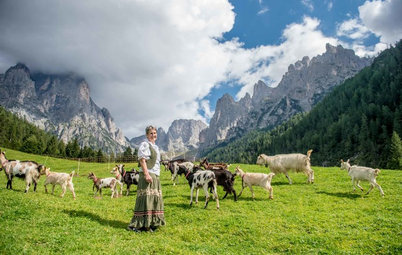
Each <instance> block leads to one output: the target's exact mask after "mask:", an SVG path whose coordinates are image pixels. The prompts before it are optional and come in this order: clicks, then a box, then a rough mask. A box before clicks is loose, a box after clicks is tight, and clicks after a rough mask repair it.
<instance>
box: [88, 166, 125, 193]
mask: <svg viewBox="0 0 402 255" xmlns="http://www.w3.org/2000/svg"><path fill="white" fill-rule="evenodd" d="M88 178H89V179H91V180H92V181H93V182H94V185H93V186H92V190H94V187H96V191H95V194H94V197H95V196H96V193H97V192H98V191H99V194H100V196H101V197H102V188H110V189H111V190H112V196H111V198H113V197H114V194H115V193H117V191H116V186H117V182H118V180H117V179H116V178H113V177H109V178H103V179H101V178H97V177H96V176H95V174H94V173H93V172H90V173H89V175H88Z"/></svg>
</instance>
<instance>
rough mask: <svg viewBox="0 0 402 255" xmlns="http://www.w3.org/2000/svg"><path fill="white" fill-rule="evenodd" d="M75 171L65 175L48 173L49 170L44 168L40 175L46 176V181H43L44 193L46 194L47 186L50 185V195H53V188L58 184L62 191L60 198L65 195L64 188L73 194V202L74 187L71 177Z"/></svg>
mask: <svg viewBox="0 0 402 255" xmlns="http://www.w3.org/2000/svg"><path fill="white" fill-rule="evenodd" d="M74 173H75V171H72V172H71V173H70V174H67V173H56V172H50V168H47V167H45V168H44V169H43V170H42V171H41V174H45V175H46V180H45V184H44V186H45V192H46V193H47V185H48V184H52V186H53V187H52V195H53V194H54V187H55V186H56V184H59V185H60V186H61V189H62V193H61V195H60V197H64V194H65V193H66V188H67V187H68V188H69V190H70V191H71V192H72V193H73V198H74V200H75V192H74V185H73V175H74Z"/></svg>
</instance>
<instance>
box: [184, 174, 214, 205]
mask: <svg viewBox="0 0 402 255" xmlns="http://www.w3.org/2000/svg"><path fill="white" fill-rule="evenodd" d="M186 179H187V181H188V184H189V185H190V188H191V198H190V206H191V205H192V204H193V194H194V189H196V195H195V203H196V204H197V203H198V191H199V188H201V187H202V188H203V189H204V193H205V206H204V209H206V208H207V206H208V201H209V193H208V187H209V188H211V189H212V194H213V196H214V199H215V200H216V209H219V199H218V193H217V191H216V185H217V184H216V177H215V174H214V172H212V171H209V170H205V171H198V172H195V173H193V172H191V171H190V170H189V171H187V174H186Z"/></svg>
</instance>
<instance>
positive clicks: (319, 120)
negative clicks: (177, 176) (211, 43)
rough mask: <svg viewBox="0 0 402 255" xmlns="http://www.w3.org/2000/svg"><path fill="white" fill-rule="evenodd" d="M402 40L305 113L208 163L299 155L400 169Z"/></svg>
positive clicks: (318, 161) (325, 162) (229, 145)
mask: <svg viewBox="0 0 402 255" xmlns="http://www.w3.org/2000/svg"><path fill="white" fill-rule="evenodd" d="M401 97H402V41H400V42H399V43H397V44H396V45H395V46H392V47H391V48H389V49H387V50H385V51H383V52H382V53H381V54H380V55H379V56H378V57H376V59H375V60H374V62H373V64H372V65H371V66H369V67H366V68H365V69H363V70H362V71H361V72H359V73H358V74H357V75H356V76H354V77H352V78H349V79H347V80H346V81H345V82H344V83H342V84H341V85H339V86H337V87H336V88H335V89H334V90H333V91H332V92H331V93H330V94H328V95H327V96H326V97H325V98H324V99H323V100H322V101H321V102H319V103H318V104H317V105H316V106H315V107H314V108H313V109H312V110H311V111H310V112H309V113H304V114H298V115H295V116H294V117H293V118H292V119H291V120H289V121H288V122H286V123H284V124H282V125H280V126H278V127H276V128H275V129H273V130H256V131H252V132H250V133H248V134H247V135H245V136H243V137H241V138H239V139H237V140H233V141H230V142H226V143H223V144H220V145H218V146H216V147H215V148H212V149H210V150H209V151H206V152H204V156H206V157H208V158H209V159H210V160H211V161H224V162H239V163H240V162H241V163H255V160H256V158H257V156H258V155H259V154H261V153H264V154H267V155H274V154H282V153H295V152H298V153H303V154H305V153H306V152H307V150H309V149H313V154H312V164H313V165H321V166H334V165H339V160H340V159H349V158H350V159H351V160H352V162H353V163H354V164H359V165H366V166H372V167H374V166H375V167H382V168H389V169H402V143H401V135H402V115H401V114H402V106H401Z"/></svg>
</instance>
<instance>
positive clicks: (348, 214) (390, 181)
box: [0, 148, 402, 254]
mask: <svg viewBox="0 0 402 255" xmlns="http://www.w3.org/2000/svg"><path fill="white" fill-rule="evenodd" d="M2 149H3V148H2ZM6 153H7V154H6V155H7V158H8V159H19V160H34V161H37V162H38V163H40V164H45V165H46V166H47V167H50V168H51V171H56V172H65V173H70V172H71V171H72V170H75V171H76V173H77V175H78V176H77V175H76V176H74V178H73V183H74V188H75V192H76V194H77V198H76V200H73V198H72V194H71V192H70V191H69V190H67V192H66V194H65V196H64V198H60V194H61V188H60V186H56V189H55V194H54V195H51V193H48V194H46V193H45V189H44V186H43V184H44V180H45V176H42V177H41V178H40V181H39V184H38V188H37V191H36V192H33V189H32V188H31V189H30V190H29V192H28V193H27V194H24V189H25V184H24V181H22V180H21V179H18V178H16V177H15V178H14V180H13V190H7V189H6V183H7V181H6V177H5V175H4V173H0V219H1V220H0V240H1V241H0V254H279V253H289V254H317V253H323V254H398V253H399V254H400V253H402V232H401V229H402V207H401V191H402V190H401V188H402V185H401V184H402V171H398V170H384V169H381V173H380V174H379V176H378V177H377V182H378V183H379V184H380V185H381V186H382V188H383V190H384V192H385V197H381V196H380V193H379V191H378V189H374V190H373V191H372V192H371V193H370V194H369V195H365V192H361V191H360V190H358V191H356V192H353V189H352V183H351V180H350V177H349V176H348V174H347V171H341V170H340V168H339V167H326V168H324V167H315V166H312V168H313V170H314V171H315V183H314V184H307V183H306V177H305V176H304V175H303V174H295V173H291V174H290V176H291V178H292V180H293V184H292V185H289V184H288V181H287V179H286V177H285V176H284V175H276V176H275V177H274V178H273V180H272V187H273V189H274V200H269V199H268V192H266V191H265V190H263V189H262V188H261V187H254V192H255V197H256V199H255V200H254V201H253V200H252V199H251V192H250V190H248V188H246V189H245V190H244V192H243V194H242V196H241V197H240V198H239V199H238V201H237V202H234V201H233V195H228V197H227V198H226V199H225V200H220V209H219V210H217V209H216V207H215V201H214V200H210V202H209V206H208V208H207V209H203V204H204V201H205V196H204V194H203V191H202V190H201V191H200V196H199V203H198V204H196V205H193V206H192V207H190V206H189V201H190V188H189V185H188V184H187V182H186V180H185V178H184V176H180V177H179V184H178V185H176V186H173V185H172V181H171V180H170V178H171V174H170V172H167V171H164V169H163V167H162V169H161V180H162V189H163V197H164V203H165V218H166V222H167V225H166V226H164V227H162V228H160V229H159V230H157V231H156V232H154V233H133V232H129V231H126V230H125V228H126V227H127V225H128V223H129V221H130V219H131V217H132V214H133V208H134V203H135V197H136V191H135V190H136V187H131V193H130V195H129V196H125V192H124V191H125V190H124V191H123V196H122V197H118V198H114V199H111V198H110V195H111V191H110V189H104V190H103V198H102V199H99V198H94V196H93V194H94V192H93V191H92V184H93V183H92V180H90V179H88V178H87V176H88V173H89V172H94V173H96V175H97V176H99V177H111V174H110V171H111V169H112V167H113V166H114V164H112V163H104V164H98V163H80V167H79V170H78V163H77V161H70V160H62V159H55V158H47V157H46V156H37V155H32V154H25V153H21V152H18V151H13V150H7V149H6ZM312 157H314V154H313V155H312ZM228 163H230V162H228ZM352 163H353V162H352ZM237 165H238V164H232V165H231V166H230V171H231V172H234V169H235V167H236V166H237ZM132 167H135V168H137V166H136V164H134V163H132V164H126V167H125V168H126V170H130V169H131V168H132ZM240 167H241V168H242V169H243V170H244V171H246V172H262V173H268V172H269V170H268V169H267V168H265V167H262V166H257V165H245V164H240ZM2 172H4V171H2ZM361 184H362V186H363V188H364V189H365V191H367V189H368V188H369V184H368V183H367V182H362V183H361ZM235 189H236V191H237V192H240V190H241V178H240V177H236V181H235ZM50 190H51V189H49V191H50ZM218 195H219V197H220V198H221V197H223V195H224V192H223V190H222V187H220V186H218Z"/></svg>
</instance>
